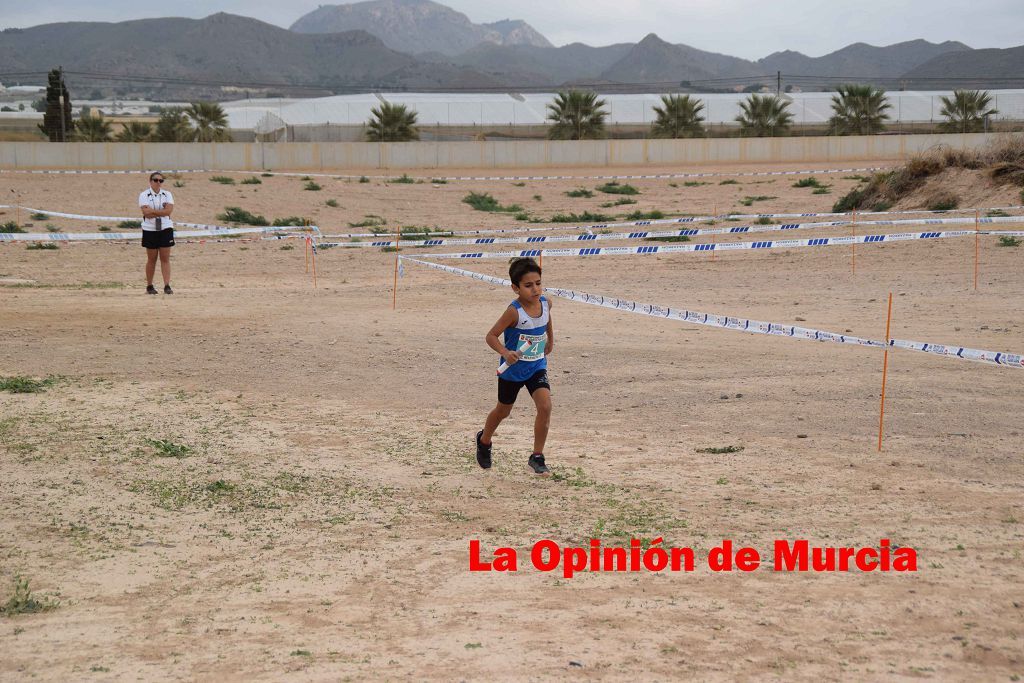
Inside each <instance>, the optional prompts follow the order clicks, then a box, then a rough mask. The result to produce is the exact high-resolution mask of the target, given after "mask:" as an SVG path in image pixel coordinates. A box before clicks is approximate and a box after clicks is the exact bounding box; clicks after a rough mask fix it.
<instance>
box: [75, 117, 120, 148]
mask: <svg viewBox="0 0 1024 683" xmlns="http://www.w3.org/2000/svg"><path fill="white" fill-rule="evenodd" d="M112 133H113V130H112V127H111V125H110V121H107V120H106V119H104V118H103V117H102V116H82V117H80V118H79V119H78V120H77V121H75V141H76V142H110V140H111V134H112Z"/></svg>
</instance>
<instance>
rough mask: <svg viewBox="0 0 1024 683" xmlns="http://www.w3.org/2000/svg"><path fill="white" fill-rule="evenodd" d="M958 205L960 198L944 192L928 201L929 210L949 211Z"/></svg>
mask: <svg viewBox="0 0 1024 683" xmlns="http://www.w3.org/2000/svg"><path fill="white" fill-rule="evenodd" d="M958 206H960V199H959V198H958V197H957V196H956V195H954V194H951V193H948V192H947V193H944V194H942V195H940V196H938V197H935V198H934V199H932V201H931V202H929V203H928V210H929V211H951V210H952V209H955V208H957V207H958Z"/></svg>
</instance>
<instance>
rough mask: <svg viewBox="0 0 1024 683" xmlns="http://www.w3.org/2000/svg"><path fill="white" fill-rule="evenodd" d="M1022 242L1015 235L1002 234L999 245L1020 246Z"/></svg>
mask: <svg viewBox="0 0 1024 683" xmlns="http://www.w3.org/2000/svg"><path fill="white" fill-rule="evenodd" d="M1020 244H1021V242H1020V240H1019V239H1017V238H1016V237H1014V236H1013V235H1000V236H999V246H1001V247H1019V246H1020Z"/></svg>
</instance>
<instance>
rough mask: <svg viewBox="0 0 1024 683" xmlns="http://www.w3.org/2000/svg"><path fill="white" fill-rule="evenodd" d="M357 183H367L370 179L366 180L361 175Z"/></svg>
mask: <svg viewBox="0 0 1024 683" xmlns="http://www.w3.org/2000/svg"><path fill="white" fill-rule="evenodd" d="M359 182H361V183H368V182H370V179H369V178H367V177H366V176H364V175H361V176H359Z"/></svg>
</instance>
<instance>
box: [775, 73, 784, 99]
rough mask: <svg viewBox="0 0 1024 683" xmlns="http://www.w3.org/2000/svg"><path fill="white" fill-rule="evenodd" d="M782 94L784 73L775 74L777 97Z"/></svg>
mask: <svg viewBox="0 0 1024 683" xmlns="http://www.w3.org/2000/svg"><path fill="white" fill-rule="evenodd" d="M781 94H782V72H781V71H776V72H775V96H776V97H778V96H779V95H781Z"/></svg>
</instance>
